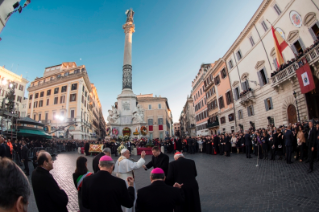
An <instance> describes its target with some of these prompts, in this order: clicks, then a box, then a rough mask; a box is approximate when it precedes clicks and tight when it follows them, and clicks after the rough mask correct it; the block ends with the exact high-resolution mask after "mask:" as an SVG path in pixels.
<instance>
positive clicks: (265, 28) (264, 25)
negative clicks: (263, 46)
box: [261, 21, 268, 32]
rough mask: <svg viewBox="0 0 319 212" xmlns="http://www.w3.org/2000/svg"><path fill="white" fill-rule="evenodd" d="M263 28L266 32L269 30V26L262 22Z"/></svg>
mask: <svg viewBox="0 0 319 212" xmlns="http://www.w3.org/2000/svg"><path fill="white" fill-rule="evenodd" d="M261 26H263V28H264V30H265V32H266V31H267V30H268V27H267V24H266V23H265V21H262V22H261Z"/></svg>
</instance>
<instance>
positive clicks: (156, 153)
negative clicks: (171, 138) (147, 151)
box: [143, 146, 169, 176]
mask: <svg viewBox="0 0 319 212" xmlns="http://www.w3.org/2000/svg"><path fill="white" fill-rule="evenodd" d="M152 153H153V156H152V160H151V161H150V162H149V163H148V164H146V165H143V168H144V169H145V170H147V169H150V168H152V167H153V168H161V169H163V170H164V172H165V176H167V171H168V163H169V157H168V156H167V155H165V154H164V153H161V150H160V149H159V148H158V147H157V146H154V147H153V148H152Z"/></svg>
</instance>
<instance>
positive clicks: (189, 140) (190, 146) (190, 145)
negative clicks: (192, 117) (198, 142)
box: [186, 136, 195, 154]
mask: <svg viewBox="0 0 319 212" xmlns="http://www.w3.org/2000/svg"><path fill="white" fill-rule="evenodd" d="M186 140H187V146H188V153H190V154H194V153H195V149H194V147H195V146H194V143H193V142H194V141H193V139H192V138H190V137H189V136H187V139H186Z"/></svg>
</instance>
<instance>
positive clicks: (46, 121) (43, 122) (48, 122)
mask: <svg viewBox="0 0 319 212" xmlns="http://www.w3.org/2000/svg"><path fill="white" fill-rule="evenodd" d="M41 123H42V124H44V125H47V124H51V120H42V121H41Z"/></svg>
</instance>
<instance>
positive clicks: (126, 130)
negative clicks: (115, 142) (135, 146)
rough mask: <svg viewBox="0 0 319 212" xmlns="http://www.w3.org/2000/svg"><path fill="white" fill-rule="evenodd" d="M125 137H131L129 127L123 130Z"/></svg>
mask: <svg viewBox="0 0 319 212" xmlns="http://www.w3.org/2000/svg"><path fill="white" fill-rule="evenodd" d="M123 135H124V136H125V135H127V136H130V135H131V129H130V128H128V127H125V128H124V129H123Z"/></svg>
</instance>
